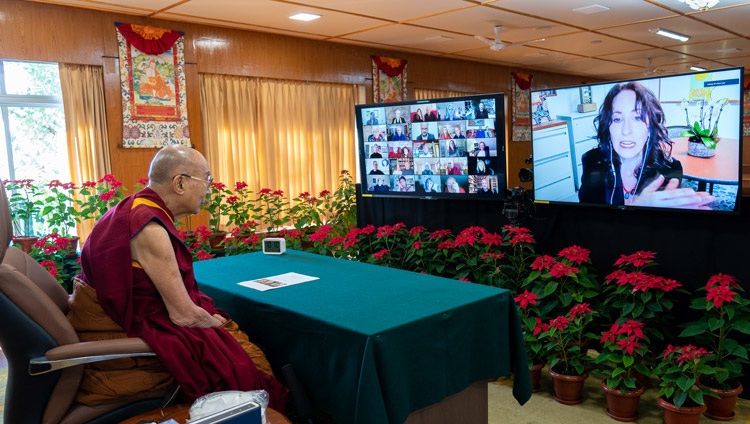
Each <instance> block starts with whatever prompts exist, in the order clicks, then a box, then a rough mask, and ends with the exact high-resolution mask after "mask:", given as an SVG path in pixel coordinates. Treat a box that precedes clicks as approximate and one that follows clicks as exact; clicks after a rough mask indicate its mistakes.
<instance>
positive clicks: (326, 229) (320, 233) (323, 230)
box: [310, 225, 332, 242]
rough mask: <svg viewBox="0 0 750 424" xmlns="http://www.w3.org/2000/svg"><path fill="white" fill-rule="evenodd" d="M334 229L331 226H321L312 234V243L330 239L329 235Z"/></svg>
mask: <svg viewBox="0 0 750 424" xmlns="http://www.w3.org/2000/svg"><path fill="white" fill-rule="evenodd" d="M331 230H332V228H331V226H330V225H321V226H320V227H318V229H317V230H315V232H314V233H312V234H310V241H313V242H323V241H325V240H326V237H328V234H329V233H330V232H331Z"/></svg>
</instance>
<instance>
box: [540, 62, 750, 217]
mask: <svg viewBox="0 0 750 424" xmlns="http://www.w3.org/2000/svg"><path fill="white" fill-rule="evenodd" d="M719 72H738V74H739V84H738V87H739V91H740V95H739V99H737V101H738V102H739V107H738V109H739V111H738V116H737V121H738V131H737V136H738V140H737V143H738V146H737V152H736V155H737V157H736V160H737V177H736V178H737V194H736V197H735V201H734V208H733V209H731V210H722V209H708V210H703V209H691V208H677V207H649V206H636V205H611V204H606V203H591V202H580V201H562V200H551V199H538V198H536V197H537V196H536V195H537V189H538V187H537V178H536V177H537V175H536V172H534V178H533V181H532V184H533V188H532V193H533V196H534V203H537V204H551V205H560V206H565V207H567V206H570V207H587V208H603V209H617V210H638V211H667V212H686V213H697V214H721V215H726V216H730V215H739V214H740V203H741V201H740V200H741V198H742V154H743V142H742V141H743V128H742V127H743V103H744V90H743V87H744V78H745V72H744V67H728V68H721V69H713V70H707V71H696V72H685V73H679V74H667V75H655V76H649V77H643V78H633V79H623V80H617V81H602V82H595V83H586V84H578V85H570V86H561V87H553V88H538V89H532V90H530V92H529V105H532V109H533V107H534V105H535V98H536V97H538V96H539V95H540V93H557V92H558V91H563V90H570V89H576V90H580V89H581V88H584V87H589V88H593V87H597V86H614V85H615V84H620V83H624V82H642V81H650V80H662V81H664V80H667V81H668V80H669V79H670V78H679V77H691V76H693V75H700V74H714V73H719ZM590 91H591V90H589V93H590ZM607 91H609V89H607V90H605V94H606V92H607ZM584 94H585V93H583V92H582V93H581V96H583V95H584ZM603 98H604V96H598V97H597V98H596V99H594V101H596V100H599V101H601V100H602V99H603ZM734 100H735V99H732V101H734ZM661 103H662V104H663V103H664V101H663V100H661ZM600 108H601V104H599V102H597V105H596V109H595V110H594V111H592V112H596V113H594V114H593V116H592V119H593V117H595V116H597V115H598V114H599V112H600ZM533 112H534V111H533V110H532V115H533ZM570 112H576V110H575V108H571V110H570ZM558 115H561V114H555V115H554V117H555V118H556V117H557V116H558ZM534 123H535V122H534V119H532V131H531V135H532V136H531V139H532V141H531V143H532V166H533V168H534V169H535V168H536V167H537V165H539V163H538V162H537V160H538V158H536V157H533V152H536V151H537V149H535V143H539V141H538V140H535V136H537V135H538V134H539V132H538V131H539V130H536V129H535V125H534ZM594 135H595V133H594ZM593 141H594V142H596V143H597V145H598V141H596V139H593ZM720 142H721V141H719V143H720ZM569 154H571V155H573V154H575V153H574V152H569ZM571 167H573V165H571ZM573 178H575V174H573ZM683 179H684V177H683ZM714 184H721V183H714ZM725 185H727V184H725ZM575 187H576V190H575V194H576V196H577V193H578V187H577V185H575Z"/></svg>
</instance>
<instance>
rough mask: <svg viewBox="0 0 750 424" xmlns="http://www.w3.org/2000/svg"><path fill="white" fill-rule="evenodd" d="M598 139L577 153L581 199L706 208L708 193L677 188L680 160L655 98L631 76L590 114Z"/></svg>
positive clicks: (711, 198)
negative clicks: (579, 155) (674, 153)
mask: <svg viewBox="0 0 750 424" xmlns="http://www.w3.org/2000/svg"><path fill="white" fill-rule="evenodd" d="M594 123H595V125H596V127H597V136H598V140H599V145H598V146H597V147H596V148H594V149H591V150H589V151H588V152H586V153H585V154H584V155H583V158H582V165H583V177H582V180H581V188H580V190H579V191H578V198H579V200H580V201H581V202H583V203H600V204H609V205H634V206H652V207H678V208H692V209H708V206H706V205H707V204H708V203H711V202H712V201H713V200H714V197H713V196H711V195H709V194H708V193H705V192H697V193H696V192H695V191H694V190H693V189H691V188H680V182H681V180H682V164H680V162H679V161H678V160H676V159H674V158H672V157H671V151H672V141H671V140H670V139H669V136H668V133H667V129H666V127H665V126H664V111H663V110H662V108H661V105H660V104H659V101H658V99H657V98H656V96H654V94H653V93H652V92H651V91H650V90H649V89H648V88H646V87H644V86H643V85H641V84H640V83H637V82H626V83H621V84H617V85H615V86H614V87H612V89H611V90H610V91H609V93H607V96H606V97H605V98H604V102H603V103H602V106H601V108H600V110H599V116H597V117H596V118H595V120H594Z"/></svg>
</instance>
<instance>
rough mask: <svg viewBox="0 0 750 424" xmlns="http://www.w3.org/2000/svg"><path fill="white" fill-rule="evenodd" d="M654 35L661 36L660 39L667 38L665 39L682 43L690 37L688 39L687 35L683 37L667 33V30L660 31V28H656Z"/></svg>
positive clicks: (670, 32) (675, 33) (672, 32)
mask: <svg viewBox="0 0 750 424" xmlns="http://www.w3.org/2000/svg"><path fill="white" fill-rule="evenodd" d="M654 33H655V34H656V35H661V36H662V37H667V38H672V39H674V40H679V41H682V42H683V43H684V42H685V41H687V40H689V39H690V37H688V36H687V35H683V34H680V33H677V32H674V31H669V30H666V29H661V28H656V30H654Z"/></svg>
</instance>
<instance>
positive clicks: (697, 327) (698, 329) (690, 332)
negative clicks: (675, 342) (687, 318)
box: [680, 322, 706, 337]
mask: <svg viewBox="0 0 750 424" xmlns="http://www.w3.org/2000/svg"><path fill="white" fill-rule="evenodd" d="M705 330H706V327H705V326H704V324H703V323H702V322H693V323H690V325H688V326H687V328H685V329H684V330H682V333H680V337H692V336H696V335H698V334H703V333H704V332H705Z"/></svg>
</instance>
